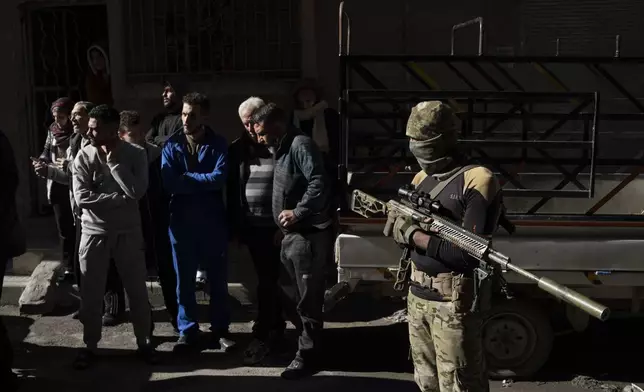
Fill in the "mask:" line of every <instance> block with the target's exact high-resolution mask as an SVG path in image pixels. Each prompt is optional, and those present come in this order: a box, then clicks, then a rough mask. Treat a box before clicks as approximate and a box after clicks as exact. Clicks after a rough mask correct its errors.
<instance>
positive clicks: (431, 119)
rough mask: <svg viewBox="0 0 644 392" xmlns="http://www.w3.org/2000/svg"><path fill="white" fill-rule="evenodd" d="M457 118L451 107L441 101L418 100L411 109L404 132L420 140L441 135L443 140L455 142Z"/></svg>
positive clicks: (450, 142) (449, 142)
mask: <svg viewBox="0 0 644 392" xmlns="http://www.w3.org/2000/svg"><path fill="white" fill-rule="evenodd" d="M457 120H458V119H457V117H456V115H455V114H454V111H453V110H452V108H450V107H449V106H448V105H446V104H444V103H443V102H441V101H425V102H420V103H419V104H417V105H416V106H414V107H413V108H412V110H411V114H410V116H409V120H407V132H406V134H407V136H408V137H410V138H412V139H416V140H421V141H422V140H429V139H435V138H437V137H438V136H442V137H441V138H440V139H443V141H444V142H446V143H448V144H456V140H457V137H458V132H457V130H456V124H457Z"/></svg>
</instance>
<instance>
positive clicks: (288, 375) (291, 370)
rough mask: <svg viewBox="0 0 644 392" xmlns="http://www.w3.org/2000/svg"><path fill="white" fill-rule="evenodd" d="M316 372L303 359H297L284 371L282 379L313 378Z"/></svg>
mask: <svg viewBox="0 0 644 392" xmlns="http://www.w3.org/2000/svg"><path fill="white" fill-rule="evenodd" d="M314 373H315V372H314V371H313V369H312V368H311V367H310V366H307V365H306V364H305V363H304V361H303V360H302V359H301V358H295V359H294V360H292V361H291V363H290V364H289V365H288V366H287V367H286V369H284V371H283V372H282V374H281V377H282V378H283V379H285V380H299V379H301V378H304V377H308V376H312V375H313V374H314Z"/></svg>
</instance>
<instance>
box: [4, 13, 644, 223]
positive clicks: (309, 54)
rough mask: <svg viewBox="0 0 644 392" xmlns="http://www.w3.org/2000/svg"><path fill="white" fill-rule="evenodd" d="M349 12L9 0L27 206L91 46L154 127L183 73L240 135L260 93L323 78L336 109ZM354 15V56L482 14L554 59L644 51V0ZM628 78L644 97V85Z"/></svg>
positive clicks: (510, 41) (10, 115)
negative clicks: (240, 113)
mask: <svg viewBox="0 0 644 392" xmlns="http://www.w3.org/2000/svg"><path fill="white" fill-rule="evenodd" d="M338 6H339V1H338V0H270V1H269V0H262V1H260V0H190V1H187V0H185V1H179V0H174V1H172V0H104V1H93V0H63V1H47V0H36V1H21V0H6V1H3V2H2V3H1V4H0V11H1V12H0V22H1V23H0V39H1V40H2V41H1V42H2V48H3V49H4V53H5V61H4V62H3V64H2V67H3V70H4V72H2V73H0V78H2V79H3V80H2V85H3V86H4V87H5V93H4V94H2V95H0V104H1V105H2V108H3V115H2V116H0V128H1V129H2V130H3V131H5V132H6V133H7V134H8V136H9V138H10V140H11V141H12V143H13V145H14V148H15V150H16V156H17V159H18V163H19V165H20V170H21V178H22V185H21V189H20V198H19V202H20V206H21V211H22V212H23V213H24V214H27V213H29V212H32V213H34V212H37V211H38V210H39V209H40V208H41V206H42V204H43V203H44V200H45V198H44V186H43V184H42V181H38V180H37V179H36V178H35V177H34V176H33V174H32V173H31V169H30V162H29V159H28V157H29V156H30V155H32V156H33V155H37V154H39V152H40V150H41V149H42V143H43V141H44V133H45V129H46V125H47V124H48V122H49V121H50V118H49V116H48V113H47V112H48V108H49V103H50V102H51V101H53V100H54V99H55V98H56V97H58V96H62V95H71V96H72V97H73V98H75V99H79V98H83V97H84V96H85V95H84V94H85V93H84V91H83V88H84V87H83V76H84V75H85V73H86V72H88V61H87V53H86V51H87V48H88V47H89V46H90V45H92V44H99V45H102V46H103V47H104V48H105V50H106V52H107V53H108V58H109V67H110V80H111V85H112V94H113V97H114V102H115V106H116V107H117V108H118V109H126V108H127V109H135V110H139V111H140V112H141V113H142V115H143V119H144V121H149V120H150V119H151V118H152V116H153V115H154V114H155V113H156V112H157V111H159V110H161V108H162V107H161V96H160V95H161V89H160V82H161V81H162V80H163V78H164V77H167V76H169V75H181V77H182V78H184V79H185V80H186V82H187V83H189V85H190V88H191V89H192V90H199V91H203V92H205V93H207V94H209V95H210V96H211V98H212V101H213V107H214V110H213V113H212V116H211V122H212V126H213V127H214V129H215V130H217V131H218V132H220V133H222V134H223V135H225V136H226V137H227V138H228V139H229V140H233V139H234V138H235V137H236V135H238V133H239V132H240V131H241V127H240V124H239V120H238V118H237V110H236V109H237V106H238V104H239V103H240V102H241V101H242V100H244V99H245V98H246V97H247V96H249V95H259V96H262V97H265V98H266V99H270V100H274V101H276V102H278V103H281V104H284V105H286V106H287V107H289V106H290V104H291V99H290V91H291V89H292V86H293V84H294V83H295V82H296V81H297V80H298V79H299V78H301V77H312V78H317V79H318V80H319V82H320V83H321V85H322V86H323V87H324V88H325V92H326V94H325V95H326V98H327V99H328V100H329V102H330V103H331V104H332V105H335V104H336V102H337V92H338V50H339V48H338ZM346 10H347V12H348V14H349V16H350V18H351V47H350V50H351V52H353V53H372V54H384V53H416V54H418V53H423V54H449V53H450V52H451V49H452V48H451V45H450V42H451V29H452V26H453V25H454V24H456V23H460V22H463V21H466V20H469V19H472V18H474V17H479V16H480V17H483V19H484V25H485V41H484V48H485V52H486V53H487V54H499V55H512V54H516V55H554V54H555V53H556V51H557V48H558V50H559V53H560V55H597V56H599V55H607V56H610V55H612V54H613V53H614V51H615V36H616V35H620V37H621V55H623V56H641V55H644V46H642V45H640V40H641V37H642V36H643V34H642V33H644V31H642V29H644V25H642V24H641V23H638V22H639V21H640V20H642V17H643V16H644V3H642V2H638V1H636V0H608V1H606V0H604V1H600V0H585V1H581V0H569V1H566V2H560V1H554V0H521V1H516V0H513V1H511V0H495V1H492V0H484V1H476V0H455V1H451V2H447V3H440V7H439V6H438V5H437V3H435V2H428V1H422V0H398V1H390V0H347V1H346ZM557 39H558V40H559V44H557V43H556V42H557ZM477 40H478V31H477V29H476V28H470V29H464V30H463V31H459V32H458V35H457V36H456V38H455V43H454V51H455V53H457V54H475V53H476V51H477V44H478V43H477ZM430 71H431V70H430ZM380 72H381V73H380V75H384V76H382V77H383V82H384V83H385V84H386V85H387V86H388V87H390V88H399V89H403V88H406V86H409V85H410V83H411V82H410V80H409V76H407V75H406V74H405V73H404V72H403V71H401V70H400V69H396V68H390V69H384V70H380ZM431 72H434V73H433V75H434V74H435V75H436V77H437V78H438V79H439V80H445V78H449V76H446V75H441V71H440V70H433V71H431ZM575 72H576V71H570V75H569V76H570V77H571V78H572V79H573V80H574V79H575V78H577V80H576V82H577V84H578V85H580V86H582V87H584V86H586V85H587V83H589V80H590V79H589V78H592V76H583V77H582V76H579V75H577V74H576V73H575ZM622 76H623V75H622ZM626 76H627V77H628V78H630V80H631V87H633V88H634V90H635V91H634V94H636V95H637V94H640V91H639V90H641V89H642V84H643V83H642V82H644V80H641V77H638V76H639V75H634V76H632V77H631V76H629V75H626ZM447 84H449V83H447ZM573 84H574V83H573ZM586 90H592V88H588V89H586Z"/></svg>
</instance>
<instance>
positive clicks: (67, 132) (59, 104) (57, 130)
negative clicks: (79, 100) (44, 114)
mask: <svg viewBox="0 0 644 392" xmlns="http://www.w3.org/2000/svg"><path fill="white" fill-rule="evenodd" d="M73 109H74V101H72V100H71V99H70V98H67V97H62V98H58V99H57V100H55V101H54V103H52V104H51V111H52V112H54V111H61V112H63V113H65V114H66V115H67V116H70V115H71V113H72V110H73ZM49 131H50V132H51V134H52V136H53V137H54V139H56V145H61V144H63V143H65V142H66V141H67V140H68V139H69V138H70V137H71V136H72V134H73V133H74V127H73V126H72V122H71V119H68V120H67V124H65V126H64V127H61V126H60V125H58V124H57V123H56V122H55V121H54V122H53V123H52V124H51V125H50V126H49Z"/></svg>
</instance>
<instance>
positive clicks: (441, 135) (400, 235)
mask: <svg viewBox="0 0 644 392" xmlns="http://www.w3.org/2000/svg"><path fill="white" fill-rule="evenodd" d="M456 121H457V119H456V116H455V115H454V114H453V112H452V110H451V109H450V107H449V106H447V105H446V104H444V103H442V102H440V101H430V102H421V103H419V104H418V105H417V106H415V107H414V108H413V109H412V112H411V115H410V116H409V120H408V122H407V136H408V137H409V138H410V141H409V149H410V150H411V153H412V154H414V157H416V160H417V161H418V164H419V165H420V167H421V168H422V171H420V172H419V173H418V174H417V175H416V177H415V178H414V180H413V182H412V183H413V185H415V186H416V189H417V190H418V191H422V192H426V193H428V194H430V196H431V197H433V198H434V199H435V200H437V201H439V202H440V203H441V204H442V206H443V207H444V208H445V209H446V211H449V214H448V215H449V216H448V218H450V219H453V220H454V221H455V222H456V223H457V224H459V225H462V226H463V228H465V229H467V230H471V231H473V232H474V233H476V234H478V235H481V236H491V235H492V234H493V233H494V231H495V230H496V228H497V226H498V221H499V217H500V213H501V211H502V194H501V187H500V185H499V182H498V180H497V179H496V177H495V176H494V173H492V172H491V171H490V170H488V169H486V168H485V167H482V166H477V165H471V166H465V163H466V159H465V157H463V156H461V155H460V154H458V153H457V150H456V142H457V128H456ZM433 193H435V194H433ZM388 223H392V227H393V230H392V233H385V235H391V236H392V237H393V238H394V240H395V241H396V242H397V243H399V244H402V245H405V246H410V247H411V248H412V249H414V250H413V251H412V256H411V259H412V261H413V264H412V274H411V284H410V288H409V295H408V297H407V302H408V306H407V312H408V319H409V343H410V346H411V353H412V360H413V363H414V379H415V380H416V384H418V387H419V388H420V390H421V391H437V390H440V391H441V392H447V391H450V392H451V391H457V390H458V391H488V390H489V384H488V378H487V372H486V369H485V355H484V351H483V341H482V337H481V329H482V320H481V316H480V314H481V311H483V310H485V309H486V307H487V306H488V305H489V304H488V300H489V293H490V287H489V286H488V285H487V281H485V283H483V284H479V283H480V282H479V280H478V279H477V277H476V273H475V268H476V266H477V265H478V261H477V260H476V259H474V258H472V257H470V256H469V255H468V254H467V253H466V252H463V251H461V250H460V249H459V248H457V247H456V246H454V245H452V244H451V243H449V242H447V241H444V240H442V239H440V238H439V237H437V236H434V235H433V234H432V232H431V231H430V230H429V227H428V226H427V225H426V224H424V223H423V224H417V223H414V222H412V221H411V220H410V218H409V217H405V216H396V215H395V214H393V213H392V214H391V215H390V216H389V222H388ZM474 293H476V294H474Z"/></svg>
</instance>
